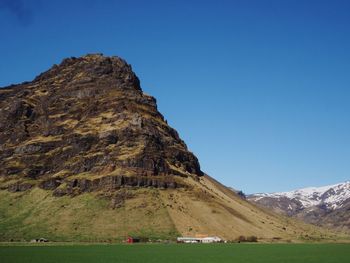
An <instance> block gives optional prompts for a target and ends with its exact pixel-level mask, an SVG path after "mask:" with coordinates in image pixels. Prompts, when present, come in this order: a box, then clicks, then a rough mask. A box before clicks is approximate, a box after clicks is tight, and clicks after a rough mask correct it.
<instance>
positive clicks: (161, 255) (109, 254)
mask: <svg viewBox="0 0 350 263" xmlns="http://www.w3.org/2000/svg"><path fill="white" fill-rule="evenodd" d="M0 255H1V258H2V260H3V262H7V263H10V262H28V263H31V262H48V263H56V262H77V263H78V262H84V263H88V262H104V263H108V262H130V263H133V262H155V263H157V262H179V263H185V262H191V263H196V262H200V263H206V262H222V263H225V262H237V263H240V262H251V263H254V262H269V263H274V262H276V263H280V262H284V263H296V262H308V263H323V262H324V263H339V262H347V261H348V259H349V257H350V249H349V245H346V244H268V245H267V244H256V245H247V244H217V245H212V244H208V245H178V244H173V245H155V244H148V245H144V244H138V245H88V246H81V245H80V246H79V245H77V246H76V245H74V246H73V245H71V246H40V247H39V246H27V247H21V246H18V247H4V246H0Z"/></svg>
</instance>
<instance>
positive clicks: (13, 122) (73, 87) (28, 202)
mask: <svg viewBox="0 0 350 263" xmlns="http://www.w3.org/2000/svg"><path fill="white" fill-rule="evenodd" d="M0 200H1V203H0V241H8V240H18V241H20V240H30V239H33V238H41V237H44V238H47V239H49V240H56V241H109V242H110V241H117V240H119V241H120V240H122V239H125V237H126V236H129V235H132V236H138V237H145V238H147V239H149V238H151V239H157V240H158V239H170V238H171V239H174V238H175V237H176V236H180V235H187V236H195V235H199V234H200V235H202V236H203V235H211V236H219V237H221V238H224V239H236V238H238V237H239V236H241V235H244V236H250V237H251V236H257V237H258V239H259V240H267V241H273V240H299V239H305V238H307V239H320V238H325V237H329V236H328V233H324V231H323V230H321V229H318V228H315V227H312V226H309V225H305V224H301V223H299V222H295V221H293V220H290V219H287V218H284V217H280V216H277V215H275V214H272V213H269V212H267V211H264V210H262V209H260V208H258V207H256V206H254V205H252V204H250V203H249V202H247V201H245V200H243V199H242V198H240V197H239V196H238V195H237V194H235V193H233V192H232V191H230V190H229V189H228V188H226V187H225V186H223V185H221V184H220V183H219V182H217V181H215V180H214V179H213V178H211V177H209V176H207V175H205V174H203V172H202V171H201V169H200V165H199V162H198V160H197V158H196V157H195V156H194V155H193V154H192V153H191V152H190V151H188V149H187V147H186V144H185V143H184V142H183V141H182V140H181V139H180V137H179V135H178V133H177V132H176V131H175V130H174V129H173V128H171V127H170V126H169V125H168V124H167V122H166V120H165V119H164V117H163V116H162V115H161V114H160V113H159V112H158V110H157V105H156V100H155V99H154V98H153V97H151V96H149V95H147V94H145V93H143V91H142V89H141V87H140V81H139V79H138V78H137V76H136V75H135V74H134V73H133V71H132V69H131V67H130V65H128V64H127V63H126V62H125V61H124V60H122V59H120V58H118V57H105V56H103V55H100V54H93V55H87V56H84V57H80V58H68V59H65V60H63V61H62V63H61V64H59V65H55V66H53V67H52V68H51V69H50V70H48V71H46V72H44V73H42V74H40V75H39V76H38V77H36V78H35V79H34V80H33V81H31V82H25V83H22V84H19V85H12V86H10V87H5V88H2V89H0ZM253 239H255V238H253Z"/></svg>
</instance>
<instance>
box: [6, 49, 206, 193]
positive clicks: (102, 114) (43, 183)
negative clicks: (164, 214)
mask: <svg viewBox="0 0 350 263" xmlns="http://www.w3.org/2000/svg"><path fill="white" fill-rule="evenodd" d="M201 175H202V172H201V170H200V166H199V163H198V160H197V158H196V157H195V156H194V155H193V154H192V153H191V152H189V151H188V149H187V147H186V145H185V143H184V142H183V141H182V140H181V139H180V138H179V135H178V133H177V132H176V131H175V130H174V129H172V128H171V127H169V125H168V124H167V122H166V121H165V120H164V118H163V116H162V115H161V114H160V113H159V112H158V110H157V105H156V100H155V99H154V98H153V97H151V96H149V95H147V94H145V93H143V92H142V90H141V87H140V82H139V79H138V78H137V76H136V75H135V74H134V73H133V71H132V69H131V67H130V65H128V64H127V63H126V62H125V61H124V60H122V59H120V58H118V57H105V56H103V55H100V54H94V55H87V56H84V57H81V58H68V59H65V60H63V61H62V63H61V64H59V65H54V66H53V67H52V68H51V69H50V70H48V71H46V72H44V73H42V74H40V75H39V76H37V77H36V78H35V79H34V80H33V81H32V82H26V83H22V84H19V85H12V86H9V87H5V88H2V89H0V178H1V187H2V188H3V189H4V188H6V189H8V190H9V191H13V192H15V191H26V190H28V189H30V188H32V187H34V186H38V187H41V188H44V189H48V190H53V191H54V195H65V194H72V193H75V194H79V193H81V192H85V191H94V190H101V189H105V190H111V189H116V188H120V187H122V186H124V185H130V186H136V187H149V186H152V187H161V188H167V187H170V188H175V187H178V186H184V185H183V184H182V180H181V178H183V177H193V178H196V177H198V176H201Z"/></svg>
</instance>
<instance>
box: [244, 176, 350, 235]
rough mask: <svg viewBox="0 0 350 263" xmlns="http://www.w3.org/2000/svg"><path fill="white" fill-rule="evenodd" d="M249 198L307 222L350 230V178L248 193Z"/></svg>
mask: <svg viewBox="0 0 350 263" xmlns="http://www.w3.org/2000/svg"><path fill="white" fill-rule="evenodd" d="M248 200H250V201H252V202H254V203H256V204H258V205H261V206H263V207H266V208H269V209H272V210H273V211H275V212H277V213H280V214H284V215H288V216H292V217H296V218H299V219H302V220H304V221H305V222H307V223H311V224H315V225H319V226H326V227H329V228H336V229H338V230H343V231H347V232H350V182H344V183H340V184H336V185H329V186H323V187H309V188H304V189H299V190H295V191H291V192H282V193H271V194H268V193H263V194H254V195H250V196H248Z"/></svg>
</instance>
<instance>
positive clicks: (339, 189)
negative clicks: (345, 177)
mask: <svg viewBox="0 0 350 263" xmlns="http://www.w3.org/2000/svg"><path fill="white" fill-rule="evenodd" d="M265 197H269V198H274V199H280V198H282V197H286V198H289V199H291V200H295V201H299V202H300V203H301V204H302V207H303V208H311V207H313V206H320V205H324V206H326V207H327V209H328V210H335V209H338V208H341V207H342V206H343V205H344V204H345V201H346V200H348V199H349V198H350V181H347V182H344V183H339V184H334V185H328V186H322V187H307V188H303V189H298V190H294V191H290V192H279V193H258V194H253V195H251V196H249V199H250V200H252V201H254V202H257V201H259V200H261V199H262V198H265Z"/></svg>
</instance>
